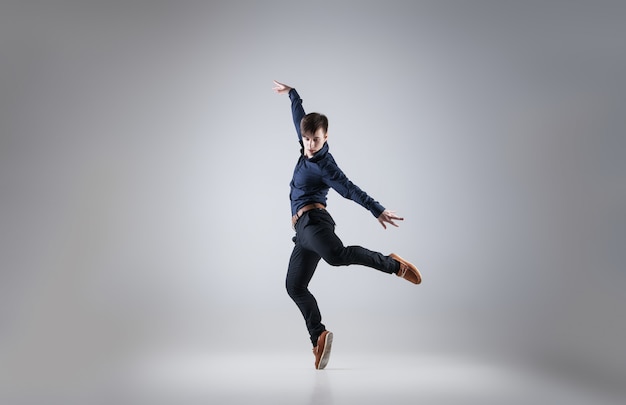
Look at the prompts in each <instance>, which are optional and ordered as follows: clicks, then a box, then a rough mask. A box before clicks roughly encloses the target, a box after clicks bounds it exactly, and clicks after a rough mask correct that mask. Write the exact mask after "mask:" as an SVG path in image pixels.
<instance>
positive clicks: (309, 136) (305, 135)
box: [300, 113, 328, 158]
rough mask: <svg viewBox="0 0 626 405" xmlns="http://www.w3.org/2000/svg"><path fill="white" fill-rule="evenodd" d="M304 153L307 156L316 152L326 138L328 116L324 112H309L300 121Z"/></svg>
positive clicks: (311, 155) (310, 156) (309, 156)
mask: <svg viewBox="0 0 626 405" xmlns="http://www.w3.org/2000/svg"><path fill="white" fill-rule="evenodd" d="M300 133H301V134H302V143H303V144H304V154H305V156H306V157H308V158H312V157H313V155H314V154H315V153H316V152H318V151H319V150H320V149H322V147H323V146H324V143H326V140H327V139H328V118H326V116H325V115H324V114H319V113H309V114H307V115H305V116H304V118H302V121H300Z"/></svg>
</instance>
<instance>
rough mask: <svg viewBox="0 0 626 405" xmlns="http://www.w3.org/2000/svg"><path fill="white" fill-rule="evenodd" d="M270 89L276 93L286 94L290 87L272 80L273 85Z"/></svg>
mask: <svg viewBox="0 0 626 405" xmlns="http://www.w3.org/2000/svg"><path fill="white" fill-rule="evenodd" d="M272 90H274V92H276V93H278V94H287V93H289V90H291V87H289V86H287V85H286V84H283V83H280V82H277V81H276V80H274V87H272Z"/></svg>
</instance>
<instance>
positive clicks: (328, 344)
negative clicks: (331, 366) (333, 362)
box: [317, 332, 333, 370]
mask: <svg viewBox="0 0 626 405" xmlns="http://www.w3.org/2000/svg"><path fill="white" fill-rule="evenodd" d="M332 345H333V333H332V332H328V333H327V334H326V337H325V339H324V350H322V355H321V356H320V363H319V364H318V366H317V369H318V370H323V369H324V368H325V367H326V365H327V364H328V360H330V349H331V348H332Z"/></svg>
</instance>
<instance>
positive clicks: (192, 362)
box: [0, 348, 626, 405]
mask: <svg viewBox="0 0 626 405" xmlns="http://www.w3.org/2000/svg"><path fill="white" fill-rule="evenodd" d="M94 363H97V364H94ZM89 364H91V365H97V366H98V367H88V365H89ZM105 364H107V363H106V362H105V361H97V362H94V361H89V362H88V364H85V365H84V366H81V367H75V371H77V372H71V373H70V372H69V370H67V369H66V370H65V371H64V372H63V373H60V372H59V371H58V370H61V369H60V368H54V369H52V370H51V371H48V372H46V373H42V372H41V371H42V370H40V369H35V368H30V370H29V371H28V374H23V375H22V376H21V377H20V379H19V380H18V379H15V378H14V379H13V380H12V381H13V382H14V383H13V384H11V385H10V386H7V385H5V387H4V388H2V390H0V403H3V404H5V403H6V404H20V405H31V404H32V405H36V404H37V405H38V404H42V405H43V404H45V405H55V404H63V405H71V404H80V405H110V404H116V405H125V404H132V405H141V404H150V405H162V404H163V405H165V404H168V405H169V404H176V405H186V404H194V405H195V404H229V405H239V404H255V405H263V404H271V405H281V404H285V405H301V404H302V405H322V404H323V405H333V404H348V405H351V404H357V403H358V404H361V405H368V404H376V405H403V404H412V405H414V404H435V405H437V404H464V405H465V404H483V405H484V404H554V403H565V404H568V405H578V404H593V405H605V404H606V405H612V404H620V405H621V404H624V403H626V401H625V398H624V396H623V395H622V394H620V395H621V398H620V395H616V394H615V393H614V394H612V395H611V394H609V393H608V392H606V391H601V390H599V389H592V388H590V387H589V386H585V384H580V383H575V382H573V381H572V380H571V379H566V378H564V377H563V376H559V375H556V374H547V373H545V372H543V371H538V370H536V369H531V368H528V367H524V366H522V365H521V364H513V362H511V361H508V362H507V363H504V362H493V361H491V362H489V361H486V360H484V359H470V358H467V357H462V356H452V355H450V354H411V355H399V354H397V353H395V354H393V353H379V354H377V355H367V356H366V355H364V354H363V352H361V351H353V352H346V351H345V350H339V349H336V348H333V353H332V357H331V360H330V363H329V364H328V366H327V368H326V369H325V370H315V369H314V368H313V355H312V354H311V353H306V352H304V353H303V352H302V351H293V352H289V351H285V352H282V353H279V354H277V353H271V352H268V353H262V352H258V351H257V352H255V353H247V354H244V353H238V354H237V353H233V352H222V353H219V354H216V353H215V352H212V353H203V352H201V351H197V350H196V351H193V350H189V349H186V350H181V349H180V348H179V349H178V350H165V349H160V350H158V351H155V350H148V351H146V352H144V353H137V352H135V353H133V355H132V356H128V357H125V358H124V361H123V362H119V361H114V362H110V363H109V365H108V366H107V367H104V365H105ZM18 371H19V370H14V372H13V376H15V375H16V374H15V373H16V372H18ZM38 371H39V374H36V373H37V372H38ZM7 376H8V375H7ZM7 376H5V377H7ZM9 377H10V376H9ZM42 377H44V378H42ZM7 381H10V380H6V379H5V382H7ZM20 381H21V383H20V384H18V385H16V384H15V383H16V382H17V383H19V382H20ZM622 392H623V391H622Z"/></svg>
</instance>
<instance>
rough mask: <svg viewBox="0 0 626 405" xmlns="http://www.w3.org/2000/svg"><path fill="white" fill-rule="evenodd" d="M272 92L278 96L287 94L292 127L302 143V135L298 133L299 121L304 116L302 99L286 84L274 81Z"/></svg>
mask: <svg viewBox="0 0 626 405" xmlns="http://www.w3.org/2000/svg"><path fill="white" fill-rule="evenodd" d="M273 90H274V91H275V92H276V93H278V94H289V99H290V100H291V115H292V118H293V125H294V126H295V127H296V133H297V134H298V140H299V141H302V134H301V133H300V121H302V118H303V117H304V116H305V112H304V108H303V107H302V99H301V98H300V96H299V95H298V92H297V91H296V89H294V88H293V87H290V86H287V85H286V84H283V83H280V82H277V81H276V80H274V87H273Z"/></svg>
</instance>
